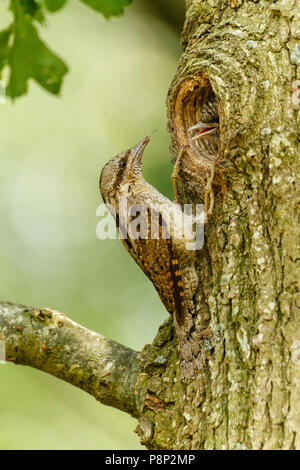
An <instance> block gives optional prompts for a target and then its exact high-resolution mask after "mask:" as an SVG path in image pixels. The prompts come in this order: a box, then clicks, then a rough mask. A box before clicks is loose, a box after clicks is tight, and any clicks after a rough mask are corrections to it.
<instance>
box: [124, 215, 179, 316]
mask: <svg viewBox="0 0 300 470" xmlns="http://www.w3.org/2000/svg"><path fill="white" fill-rule="evenodd" d="M151 222H152V220H151V215H150V213H149V212H148V238H146V239H143V238H137V239H130V238H129V237H128V236H127V238H122V239H121V241H122V243H123V245H124V246H125V248H126V250H127V251H128V252H129V253H130V255H131V256H132V257H133V258H134V259H135V261H136V263H137V264H138V265H139V266H140V268H141V269H142V270H143V272H144V273H145V274H146V276H147V277H148V278H149V279H150V281H151V282H152V283H153V285H154V287H155V289H156V290H157V292H158V294H159V296H160V298H161V300H162V302H163V304H164V305H165V307H166V309H167V310H168V312H169V313H173V314H175V315H176V319H177V322H178V324H179V325H181V324H183V321H184V291H183V280H182V275H181V272H180V267H179V264H178V256H177V254H176V251H175V249H174V246H173V243H172V240H171V239H170V238H165V236H166V232H165V227H166V225H165V224H164V220H163V218H162V215H161V214H159V218H158V230H157V233H156V238H151ZM116 223H117V226H118V228H119V229H120V231H121V233H122V234H123V236H124V237H126V230H125V229H124V227H122V226H121V225H120V220H119V218H118V216H117V217H116Z"/></svg>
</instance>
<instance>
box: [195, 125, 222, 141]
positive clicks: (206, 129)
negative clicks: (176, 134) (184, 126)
mask: <svg viewBox="0 0 300 470" xmlns="http://www.w3.org/2000/svg"><path fill="white" fill-rule="evenodd" d="M218 127H219V123H218V122H202V121H199V122H197V124H195V125H194V126H192V127H190V128H189V132H191V131H198V132H197V134H195V135H194V137H193V138H192V140H195V139H199V138H200V137H204V136H205V135H208V134H212V133H213V132H216V130H217V128H218Z"/></svg>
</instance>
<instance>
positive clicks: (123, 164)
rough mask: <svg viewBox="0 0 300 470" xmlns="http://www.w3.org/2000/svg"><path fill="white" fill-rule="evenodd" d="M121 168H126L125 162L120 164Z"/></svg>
mask: <svg viewBox="0 0 300 470" xmlns="http://www.w3.org/2000/svg"><path fill="white" fill-rule="evenodd" d="M120 166H121V167H122V168H125V166H126V162H125V161H124V160H121V162H120Z"/></svg>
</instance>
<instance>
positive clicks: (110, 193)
mask: <svg viewBox="0 0 300 470" xmlns="http://www.w3.org/2000/svg"><path fill="white" fill-rule="evenodd" d="M149 140H150V137H149V136H147V137H145V138H144V139H142V140H141V141H140V142H138V143H137V144H136V145H135V146H134V147H132V148H131V149H129V150H127V151H125V152H122V153H119V154H118V155H116V156H115V157H114V158H112V159H111V160H110V161H109V162H108V163H106V165H105V166H104V167H103V169H102V171H101V175H100V191H101V194H102V197H103V199H104V200H107V201H108V200H109V199H110V198H111V197H114V196H115V195H117V193H118V191H119V189H120V187H121V185H122V184H126V183H130V182H133V181H134V180H135V179H137V178H138V177H140V176H141V175H142V158H143V153H144V150H145V147H146V145H147V144H148V142H149Z"/></svg>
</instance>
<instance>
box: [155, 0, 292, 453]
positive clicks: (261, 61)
mask: <svg viewBox="0 0 300 470" xmlns="http://www.w3.org/2000/svg"><path fill="white" fill-rule="evenodd" d="M228 4H229V5H228ZM186 5H187V16H186V22H185V26H184V31H183V35H182V44H183V48H184V52H183V55H182V58H181V61H180V65H179V68H178V71H177V73H176V76H175V78H174V81H173V83H172V85H171V88H170V91H169V97H168V112H169V128H170V132H171V135H172V144H171V150H172V151H173V155H174V157H175V156H176V154H177V153H178V151H179V149H180V147H182V146H183V145H185V144H186V143H187V141H188V137H187V136H188V133H187V129H188V128H189V127H190V126H191V125H193V124H195V123H196V122H197V120H199V117H200V116H199V111H200V109H201V102H202V99H203V96H204V94H205V92H206V90H207V89H208V88H210V87H212V89H213V91H214V92H215V94H216V96H217V98H218V101H219V114H220V122H221V135H220V149H219V150H220V155H219V165H218V167H217V177H216V180H215V182H216V183H217V184H216V185H215V186H214V190H215V193H216V195H217V197H216V202H215V211H214V217H213V219H212V221H211V223H210V224H209V225H208V226H207V227H206V233H205V248H203V249H202V250H201V251H200V252H199V256H198V276H199V280H200V283H199V289H198V292H197V295H196V298H195V303H196V309H197V310H198V312H199V313H198V318H199V324H198V325H197V328H198V331H199V332H200V333H201V331H202V332H203V341H202V354H203V368H202V370H201V372H200V373H199V375H198V376H197V378H196V379H195V381H194V382H193V383H192V384H191V385H189V386H188V387H187V388H186V389H185V390H183V389H182V388H180V385H179V384H178V383H176V384H175V385H174V386H172V387H171V388H169V384H170V382H172V378H173V376H172V372H171V371H169V372H168V375H167V376H165V374H163V375H162V376H159V374H158V375H157V377H156V382H154V379H153V378H152V382H154V385H153V386H152V388H151V390H152V392H153V393H155V394H157V395H158V396H162V397H163V400H164V401H167V402H168V403H167V405H166V411H165V412H164V413H160V414H159V413H157V415H156V429H157V431H156V433H155V444H154V441H153V442H152V446H154V447H155V446H157V447H160V448H168V449H170V448H174V449H179V448H184V449H202V448H205V449H214V448H217V449H239V448H247V449H292V448H299V447H300V407H299V403H300V396H299V385H300V368H299V365H300V328H299V316H298V317H297V294H298V289H297V287H298V286H297V273H298V271H297V264H298V263H299V252H298V247H299V243H298V240H297V236H298V234H299V230H298V228H299V225H298V220H297V212H298V211H297V209H298V207H299V196H298V198H297V186H298V184H297V183H298V181H297V177H298V171H297V170H299V167H298V166H297V165H298V159H299V121H300V112H299V99H298V90H297V86H298V87H299V89H300V81H298V82H297V81H296V80H297V78H299V77H300V67H299V65H300V48H299V38H300V7H299V3H298V5H297V2H296V1H292V0H291V1H285V0H282V1H281V0H280V1H279V2H277V3H274V4H273V3H272V2H266V1H256V2H255V3H253V2H242V1H240V0H232V1H229V2H225V1H218V0H215V1H209V0H207V1H203V0H201V1H199V0H189V1H187V2H186ZM297 72H298V75H297ZM191 159H193V161H194V163H195V161H196V160H197V148H196V147H195V148H194V149H192V150H191V151H190V152H189V155H188V156H187V158H186V160H185V161H183V162H182V174H181V176H182V178H183V181H184V184H183V186H184V191H183V193H184V194H183V195H184V201H186V202H191V198H193V202H199V201H198V194H197V193H195V191H194V192H193V193H192V192H191V188H193V184H191V182H190V181H189V173H188V171H186V172H185V169H186V170H188V167H189V164H190V163H191V161H190V160H191ZM198 167H199V175H200V176H201V173H202V176H204V178H205V174H206V170H207V165H205V162H202V161H201V158H199V156H198ZM192 183H193V182H192ZM220 188H221V189H220ZM298 194H299V193H298ZM298 305H299V297H298ZM167 379H168V381H167ZM152 382H151V381H150V383H152ZM165 384H168V387H166V385H165ZM178 388H180V391H179V389H178ZM165 395H166V398H165ZM170 429H172V430H173V433H172V434H170V432H169V430H170Z"/></svg>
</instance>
